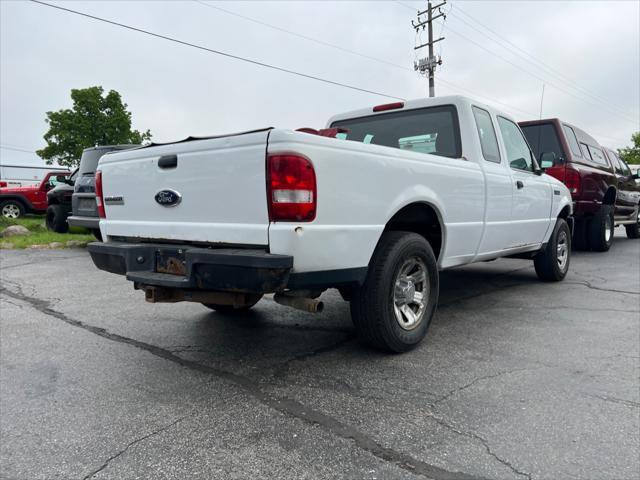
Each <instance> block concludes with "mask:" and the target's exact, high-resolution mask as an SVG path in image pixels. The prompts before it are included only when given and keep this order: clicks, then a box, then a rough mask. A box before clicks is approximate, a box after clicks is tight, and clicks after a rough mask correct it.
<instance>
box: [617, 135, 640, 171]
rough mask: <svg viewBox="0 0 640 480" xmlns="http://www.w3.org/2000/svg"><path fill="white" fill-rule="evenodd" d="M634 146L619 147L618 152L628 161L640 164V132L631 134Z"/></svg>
mask: <svg viewBox="0 0 640 480" xmlns="http://www.w3.org/2000/svg"><path fill="white" fill-rule="evenodd" d="M631 141H632V142H633V146H632V147H625V148H619V149H618V154H619V155H620V158H622V159H623V160H624V161H625V162H627V163H634V164H640V132H636V133H634V134H633V135H631Z"/></svg>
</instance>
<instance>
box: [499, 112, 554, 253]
mask: <svg viewBox="0 0 640 480" xmlns="http://www.w3.org/2000/svg"><path fill="white" fill-rule="evenodd" d="M498 128H499V130H500V135H501V136H502V142H503V144H504V152H505V157H506V161H507V162H508V165H509V171H510V173H511V182H512V185H513V200H512V206H511V224H510V230H511V235H510V239H509V244H508V245H506V248H514V247H520V246H525V245H531V244H537V243H542V242H543V241H544V239H545V236H546V233H547V230H548V228H549V225H550V216H551V205H552V201H553V190H552V188H551V184H550V183H549V181H548V179H547V177H546V176H544V175H538V174H537V173H536V170H537V165H536V162H535V159H534V157H533V153H532V152H531V149H530V148H529V144H528V143H527V141H526V140H525V138H524V135H523V134H522V132H521V131H520V128H519V127H518V126H517V125H516V124H515V123H514V122H512V121H511V120H508V119H506V118H504V117H498Z"/></svg>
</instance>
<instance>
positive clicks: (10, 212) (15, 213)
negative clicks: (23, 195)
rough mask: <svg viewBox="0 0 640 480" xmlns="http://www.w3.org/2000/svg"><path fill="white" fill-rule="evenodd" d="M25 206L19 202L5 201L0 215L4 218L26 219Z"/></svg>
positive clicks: (0, 209)
mask: <svg viewBox="0 0 640 480" xmlns="http://www.w3.org/2000/svg"><path fill="white" fill-rule="evenodd" d="M24 213H25V209H24V205H22V203H21V202H19V201H18V200H5V201H4V202H0V215H2V216H3V217H4V218H11V219H13V218H20V217H24Z"/></svg>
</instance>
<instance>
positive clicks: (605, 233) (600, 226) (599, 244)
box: [587, 205, 615, 252]
mask: <svg viewBox="0 0 640 480" xmlns="http://www.w3.org/2000/svg"><path fill="white" fill-rule="evenodd" d="M614 228H615V224H614V222H613V207H612V206H611V205H602V207H601V208H600V211H599V212H598V213H596V215H595V216H594V217H593V218H592V219H591V222H590V223H589V228H588V230H587V235H588V236H589V245H590V246H591V248H592V249H593V250H594V251H596V252H606V251H607V250H609V248H611V243H612V242H613V232H614Z"/></svg>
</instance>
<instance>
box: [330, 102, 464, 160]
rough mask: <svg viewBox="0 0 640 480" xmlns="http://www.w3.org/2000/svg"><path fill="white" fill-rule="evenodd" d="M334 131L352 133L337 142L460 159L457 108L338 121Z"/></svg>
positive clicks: (339, 135)
mask: <svg viewBox="0 0 640 480" xmlns="http://www.w3.org/2000/svg"><path fill="white" fill-rule="evenodd" d="M331 126H332V127H343V128H346V129H348V130H349V132H348V133H339V134H338V135H337V136H336V138H342V139H345V140H353V141H356V142H362V143H370V144H372V145H383V146H386V147H393V148H399V149H401V150H412V151H414V152H420V153H431V154H433V155H440V156H444V157H454V158H459V157H460V156H461V155H462V148H461V146H460V129H459V127H458V116H457V112H456V109H455V107H454V106H453V105H444V106H438V107H429V108H420V109H415V110H406V111H400V112H393V113H385V114H381V115H372V116H369V117H361V118H353V119H346V120H337V121H335V122H333V123H332V124H331Z"/></svg>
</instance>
